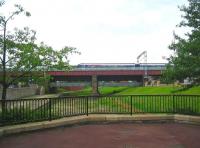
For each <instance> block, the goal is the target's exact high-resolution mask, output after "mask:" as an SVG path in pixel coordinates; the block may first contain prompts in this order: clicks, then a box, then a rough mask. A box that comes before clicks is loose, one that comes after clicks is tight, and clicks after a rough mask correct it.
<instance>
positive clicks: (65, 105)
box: [0, 95, 200, 126]
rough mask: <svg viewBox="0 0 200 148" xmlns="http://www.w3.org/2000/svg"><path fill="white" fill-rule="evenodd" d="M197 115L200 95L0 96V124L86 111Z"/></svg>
mask: <svg viewBox="0 0 200 148" xmlns="http://www.w3.org/2000/svg"><path fill="white" fill-rule="evenodd" d="M137 113H178V114H192V115H200V95H123V96H82V97H61V98H42V99H21V100H6V101H2V100H0V126H3V125H8V124H18V123H25V122H34V121H44V120H53V119H58V118H62V117H69V116H78V115H88V114H130V115H133V114H137Z"/></svg>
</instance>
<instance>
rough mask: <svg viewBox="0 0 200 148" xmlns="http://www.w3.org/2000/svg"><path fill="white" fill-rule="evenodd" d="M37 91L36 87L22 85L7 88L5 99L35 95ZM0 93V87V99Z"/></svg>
mask: <svg viewBox="0 0 200 148" xmlns="http://www.w3.org/2000/svg"><path fill="white" fill-rule="evenodd" d="M37 93H38V87H36V86H34V87H22V88H8V89H7V99H19V98H23V97H28V96H32V95H36V94H37ZM1 95H2V88H0V99H1Z"/></svg>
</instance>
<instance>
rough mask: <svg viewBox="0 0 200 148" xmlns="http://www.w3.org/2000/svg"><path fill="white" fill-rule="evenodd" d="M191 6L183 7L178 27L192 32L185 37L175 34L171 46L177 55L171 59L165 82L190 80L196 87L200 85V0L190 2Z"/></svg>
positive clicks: (190, 0)
mask: <svg viewBox="0 0 200 148" xmlns="http://www.w3.org/2000/svg"><path fill="white" fill-rule="evenodd" d="M188 1H189V6H185V5H183V6H181V7H179V8H180V11H182V12H184V15H183V16H182V18H183V20H182V21H181V22H180V24H179V25H178V27H185V28H186V27H187V28H189V29H190V30H191V31H190V32H189V33H187V34H186V35H185V37H179V36H178V35H176V34H174V39H175V41H174V42H173V43H172V44H171V45H170V46H169V49H171V50H173V51H174V52H175V54H174V55H173V56H171V57H170V60H169V65H168V68H167V70H166V72H165V74H164V76H165V78H164V79H165V80H167V81H169V82H170V81H174V80H180V81H182V80H184V79H186V78H189V80H190V81H191V82H193V84H194V85H199V84H200V64H199V63H200V0H188Z"/></svg>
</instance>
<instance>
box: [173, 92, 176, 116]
mask: <svg viewBox="0 0 200 148" xmlns="http://www.w3.org/2000/svg"><path fill="white" fill-rule="evenodd" d="M172 100H173V113H175V112H176V111H175V100H174V94H172Z"/></svg>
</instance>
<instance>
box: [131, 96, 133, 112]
mask: <svg viewBox="0 0 200 148" xmlns="http://www.w3.org/2000/svg"><path fill="white" fill-rule="evenodd" d="M132 115H133V97H132V96H131V116H132Z"/></svg>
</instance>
